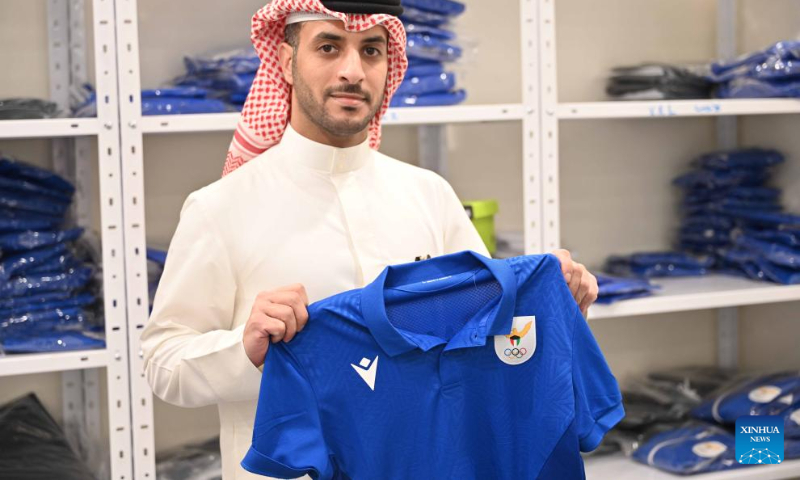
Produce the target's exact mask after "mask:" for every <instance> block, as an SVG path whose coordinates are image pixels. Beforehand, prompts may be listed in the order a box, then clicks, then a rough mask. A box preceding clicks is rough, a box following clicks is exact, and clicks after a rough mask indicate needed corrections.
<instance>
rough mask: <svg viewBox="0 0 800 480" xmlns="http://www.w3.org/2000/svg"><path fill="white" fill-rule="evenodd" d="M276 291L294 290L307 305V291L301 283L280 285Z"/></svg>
mask: <svg viewBox="0 0 800 480" xmlns="http://www.w3.org/2000/svg"><path fill="white" fill-rule="evenodd" d="M275 291H276V292H296V293H297V294H298V295H300V299H301V301H302V302H303V304H304V305H308V293H306V287H304V286H303V284H302V283H293V284H291V285H286V286H284V287H280V288H277V289H275Z"/></svg>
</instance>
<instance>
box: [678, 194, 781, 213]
mask: <svg viewBox="0 0 800 480" xmlns="http://www.w3.org/2000/svg"><path fill="white" fill-rule="evenodd" d="M683 210H684V211H685V212H686V213H687V214H688V215H707V214H713V213H719V212H726V211H730V210H737V211H745V210H749V211H757V212H780V211H782V210H783V206H781V204H780V202H779V201H776V200H766V201H764V200H741V199H738V198H723V199H721V200H711V201H707V202H698V203H684V205H683Z"/></svg>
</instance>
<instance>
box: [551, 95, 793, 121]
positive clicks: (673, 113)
mask: <svg viewBox="0 0 800 480" xmlns="http://www.w3.org/2000/svg"><path fill="white" fill-rule="evenodd" d="M782 113H800V100H798V99H791V98H789V99H784V98H768V99H734V100H721V99H719V100H662V101H646V102H628V101H607V102H585V103H560V104H559V105H558V109H557V114H558V118H559V119H562V120H580V119H592V118H670V117H709V116H723V115H775V114H782Z"/></svg>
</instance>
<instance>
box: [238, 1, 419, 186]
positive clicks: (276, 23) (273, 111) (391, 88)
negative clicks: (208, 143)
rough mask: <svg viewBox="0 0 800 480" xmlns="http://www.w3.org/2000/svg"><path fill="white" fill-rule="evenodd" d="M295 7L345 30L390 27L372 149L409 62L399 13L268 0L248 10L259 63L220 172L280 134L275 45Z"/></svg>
mask: <svg viewBox="0 0 800 480" xmlns="http://www.w3.org/2000/svg"><path fill="white" fill-rule="evenodd" d="M298 12H309V13H312V14H314V13H316V14H326V15H329V16H331V17H335V18H337V19H339V20H341V21H342V22H343V23H344V28H345V29H346V30H347V31H350V32H362V31H364V30H368V29H370V28H372V27H374V26H376V25H382V26H384V27H385V28H386V30H387V31H388V32H389V46H388V52H387V55H388V75H387V80H386V92H385V95H384V98H383V103H382V104H381V108H380V109H379V110H378V113H376V114H375V117H374V118H373V119H372V120H371V121H370V123H369V146H370V147H371V148H373V149H375V150H377V149H378V147H379V146H380V144H381V118H382V117H383V115H384V114H385V113H386V110H387V109H388V108H389V102H390V101H391V98H392V95H393V94H394V92H395V91H396V90H397V88H398V87H399V86H400V83H401V82H402V81H403V76H404V75H405V72H406V69H407V68H408V60H407V59H406V31H405V28H404V27H403V24H402V23H401V22H400V19H399V18H397V17H395V16H393V15H387V14H372V15H369V14H353V13H341V12H335V11H333V10H329V9H327V8H325V7H324V6H323V5H322V3H321V2H320V0H273V1H272V2H271V3H269V4H267V5H266V6H264V7H263V8H261V9H260V10H259V11H258V12H256V14H255V15H254V16H253V20H252V30H251V36H250V38H251V39H252V41H253V45H254V46H255V49H256V52H257V53H258V56H259V58H260V59H261V65H260V67H259V69H258V73H257V74H256V78H255V80H254V81H253V86H252V87H251V89H250V93H249V95H248V96H247V101H246V102H245V104H244V108H243V109H242V115H241V117H240V119H239V124H238V125H237V126H236V132H235V133H234V136H233V140H232V141H231V145H230V147H229V149H228V157H227V159H226V160H225V167H224V168H223V170H222V175H223V176H225V175H227V174H229V173H231V172H232V171H234V170H236V169H237V168H239V167H240V166H242V165H244V164H245V163H246V162H247V161H249V160H251V159H252V158H254V157H256V156H258V155H260V154H261V153H263V152H265V151H267V150H268V149H269V148H271V147H272V146H274V145H276V144H277V143H278V142H280V140H281V138H282V137H283V132H284V131H285V130H286V125H287V124H288V122H289V117H290V114H291V112H290V105H291V86H290V85H289V84H288V83H287V82H286V81H285V80H284V79H283V74H282V72H281V67H280V64H279V60H278V47H279V46H280V44H281V43H282V42H283V37H284V29H285V27H286V18H287V16H289V15H290V14H292V13H298Z"/></svg>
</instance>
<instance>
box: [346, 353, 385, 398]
mask: <svg viewBox="0 0 800 480" xmlns="http://www.w3.org/2000/svg"><path fill="white" fill-rule="evenodd" d="M371 363H372V364H370V361H369V358H362V359H361V362H359V364H358V365H353V364H352V363H351V364H350V366H351V367H353V370H355V371H356V373H357V374H358V375H359V376H360V377H361V379H362V380H364V382H366V384H367V386H368V387H369V388H370V389H371V390H372V391H375V375H376V374H377V373H378V356H377V355H376V356H375V360H373V361H372V362H371Z"/></svg>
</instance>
